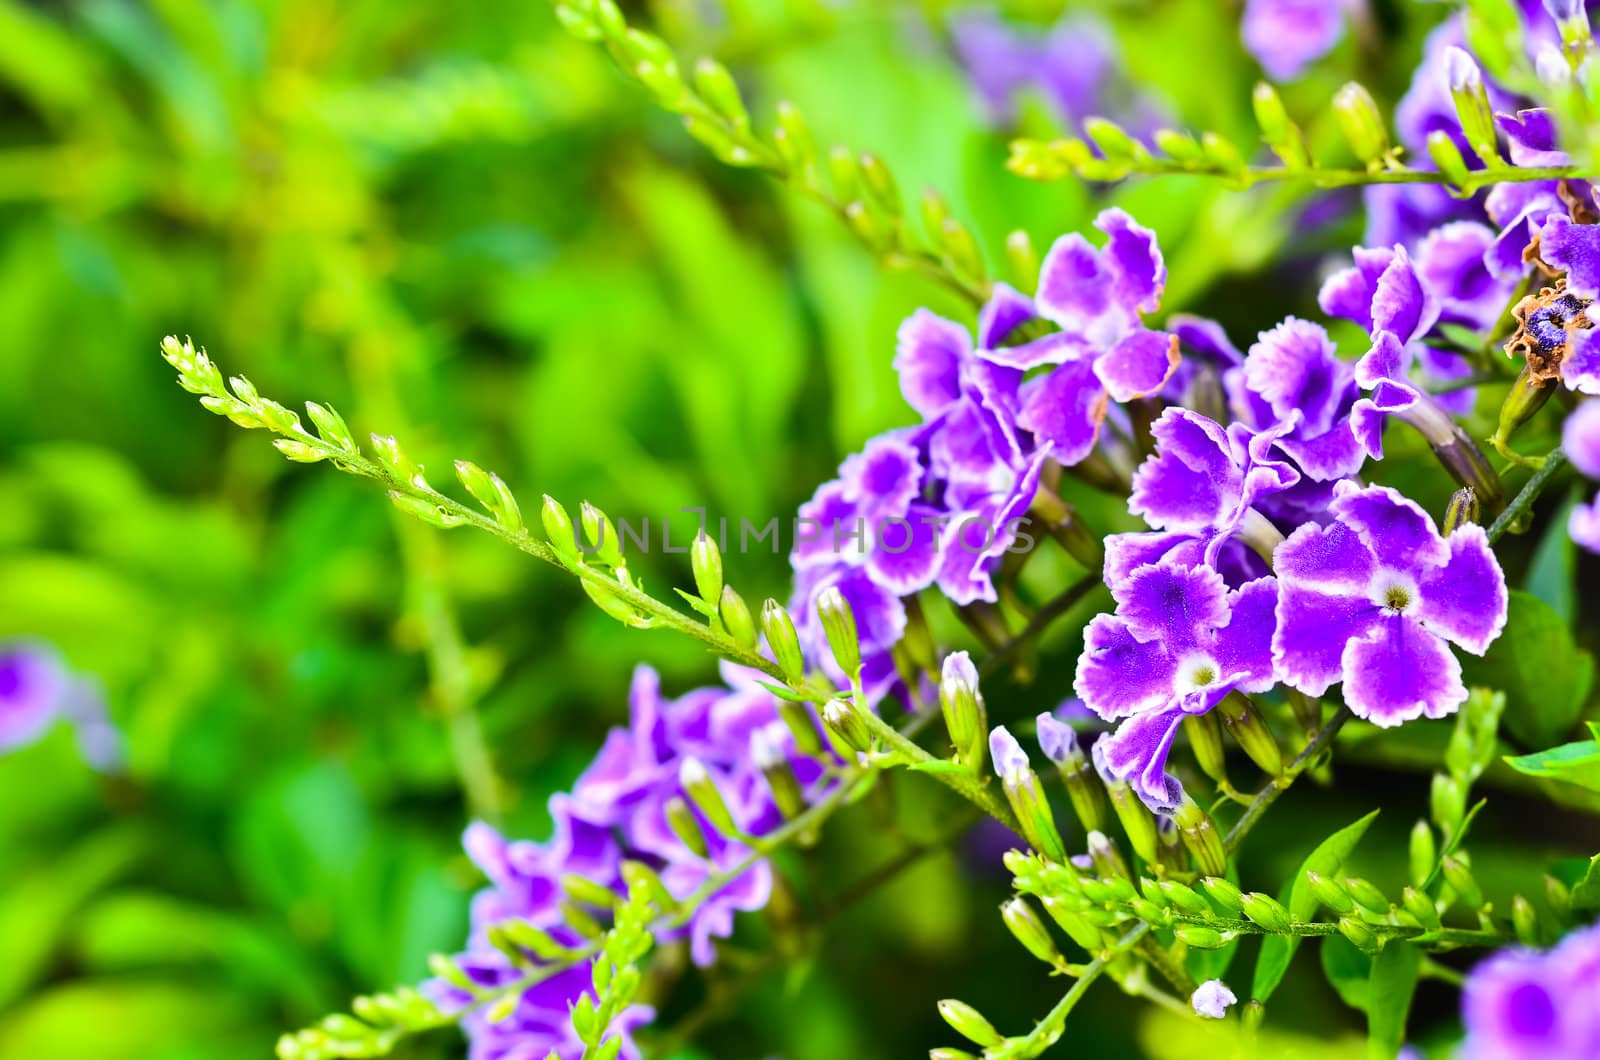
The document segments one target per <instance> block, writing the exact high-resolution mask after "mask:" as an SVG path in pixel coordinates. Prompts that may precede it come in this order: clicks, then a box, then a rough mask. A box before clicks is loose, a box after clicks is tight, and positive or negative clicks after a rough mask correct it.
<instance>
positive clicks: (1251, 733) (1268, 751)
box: [1217, 692, 1283, 777]
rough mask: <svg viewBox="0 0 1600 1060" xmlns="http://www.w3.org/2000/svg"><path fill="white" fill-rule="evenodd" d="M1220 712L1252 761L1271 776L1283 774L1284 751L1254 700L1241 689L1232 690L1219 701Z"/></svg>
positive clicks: (1225, 726) (1224, 723)
mask: <svg viewBox="0 0 1600 1060" xmlns="http://www.w3.org/2000/svg"><path fill="white" fill-rule="evenodd" d="M1217 713H1218V714H1219V715H1220V716H1221V718H1222V726H1223V728H1225V729H1226V730H1227V731H1228V733H1229V734H1230V735H1231V736H1232V737H1233V739H1234V741H1235V742H1236V743H1238V745H1239V746H1240V747H1241V748H1243V749H1244V753H1245V754H1247V755H1249V756H1250V760H1251V761H1252V762H1254V763H1255V764H1256V765H1258V766H1260V767H1261V770H1262V771H1263V772H1265V773H1266V774H1267V775H1268V776H1274V777H1276V776H1280V775H1282V773H1283V752H1282V751H1280V750H1279V749H1278V741H1277V740H1276V739H1275V738H1274V737H1273V735H1272V729H1271V728H1269V727H1268V726H1267V722H1266V719H1264V718H1263V717H1262V716H1261V712H1260V711H1259V710H1257V709H1256V706H1255V704H1254V703H1252V702H1250V700H1249V699H1247V698H1245V697H1244V696H1243V695H1242V694H1240V693H1239V692H1229V693H1228V696H1227V698H1226V699H1224V700H1223V701H1222V702H1221V703H1219V704H1218V705H1217Z"/></svg>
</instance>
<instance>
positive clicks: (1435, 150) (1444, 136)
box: [1428, 129, 1468, 187]
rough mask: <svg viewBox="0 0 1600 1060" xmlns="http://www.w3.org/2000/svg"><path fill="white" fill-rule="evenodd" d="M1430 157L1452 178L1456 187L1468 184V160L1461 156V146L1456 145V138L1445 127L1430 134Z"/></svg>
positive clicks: (1451, 181)
mask: <svg viewBox="0 0 1600 1060" xmlns="http://www.w3.org/2000/svg"><path fill="white" fill-rule="evenodd" d="M1428 157H1429V158H1431V159H1433V164H1434V165H1435V166H1437V167H1438V168H1439V172H1440V173H1443V174H1444V175H1445V176H1446V177H1448V178H1450V183H1452V184H1454V185H1456V187H1462V186H1463V185H1465V184H1466V182H1467V180H1468V176H1467V172H1468V171H1467V161H1466V159H1464V158H1462V157H1461V148H1459V147H1457V146H1456V141H1455V138H1454V137H1452V136H1451V135H1450V134H1449V133H1447V132H1445V131H1444V130H1443V129H1435V130H1434V131H1433V132H1431V133H1429V134H1428Z"/></svg>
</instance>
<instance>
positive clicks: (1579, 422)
mask: <svg viewBox="0 0 1600 1060" xmlns="http://www.w3.org/2000/svg"><path fill="white" fill-rule="evenodd" d="M1561 449H1562V451H1563V452H1565V453H1566V454H1567V459H1568V460H1570V461H1572V466H1573V467H1575V468H1577V469H1578V470H1579V471H1581V472H1583V473H1584V474H1585V475H1587V476H1589V477H1590V478H1592V479H1600V401H1585V402H1583V403H1582V404H1580V405H1579V406H1578V407H1577V408H1575V409H1573V410H1572V415H1570V416H1568V417H1567V421H1566V422H1565V423H1563V424H1562V425H1561Z"/></svg>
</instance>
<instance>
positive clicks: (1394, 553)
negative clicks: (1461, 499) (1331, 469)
mask: <svg viewBox="0 0 1600 1060" xmlns="http://www.w3.org/2000/svg"><path fill="white" fill-rule="evenodd" d="M1329 507H1330V508H1331V509H1332V511H1333V514H1334V515H1335V516H1336V517H1337V518H1338V519H1339V521H1340V522H1342V523H1344V524H1345V525H1347V526H1349V527H1350V528H1351V529H1353V530H1354V531H1355V532H1356V533H1357V534H1358V535H1359V536H1360V538H1361V543H1362V544H1364V545H1366V546H1367V548H1368V549H1369V550H1371V552H1372V554H1373V556H1375V557H1376V558H1377V560H1378V562H1379V563H1381V564H1385V565H1388V566H1392V567H1394V568H1396V569H1399V570H1418V569H1419V567H1420V566H1421V565H1424V564H1425V565H1427V566H1430V567H1442V566H1444V565H1445V564H1446V563H1447V562H1449V560H1450V546H1449V545H1447V544H1446V543H1445V541H1444V539H1443V538H1441V537H1440V536H1439V530H1438V528H1437V527H1435V526H1434V524H1433V518H1432V517H1431V516H1430V515H1428V513H1427V512H1425V511H1423V510H1422V507H1421V506H1420V505H1419V504H1417V502H1416V501H1413V500H1411V499H1410V498H1408V497H1402V496H1401V495H1400V494H1399V493H1398V492H1396V491H1395V490H1394V489H1392V488H1391V487H1389V486H1365V487H1362V486H1357V485H1356V484H1355V483H1353V482H1341V483H1339V484H1338V485H1337V486H1335V487H1334V498H1333V503H1332V504H1331V505H1330V506H1329Z"/></svg>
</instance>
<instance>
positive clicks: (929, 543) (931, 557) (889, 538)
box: [867, 504, 940, 596]
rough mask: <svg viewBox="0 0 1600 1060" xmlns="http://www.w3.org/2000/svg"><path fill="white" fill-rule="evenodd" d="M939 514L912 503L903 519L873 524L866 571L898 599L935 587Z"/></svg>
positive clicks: (937, 568) (930, 508)
mask: <svg viewBox="0 0 1600 1060" xmlns="http://www.w3.org/2000/svg"><path fill="white" fill-rule="evenodd" d="M939 522H940V513H939V512H938V511H937V510H936V509H934V508H932V507H930V506H928V505H926V504H913V505H911V506H910V508H909V509H908V510H907V511H906V514H905V515H904V516H902V517H894V518H886V519H882V520H879V521H878V522H876V523H874V524H873V527H872V534H873V541H872V551H871V552H870V553H868V555H867V570H868V572H869V573H870V574H871V575H872V579H873V580H874V581H876V582H877V583H878V584H879V585H881V586H883V587H884V588H885V589H887V590H889V591H890V592H891V593H894V594H895V595H896V596H910V595H911V594H912V593H915V592H920V591H921V590H923V589H926V588H927V587H928V586H929V585H932V584H933V580H934V577H935V576H936V575H937V574H938V571H939V561H940V553H939V540H940V534H939Z"/></svg>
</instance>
